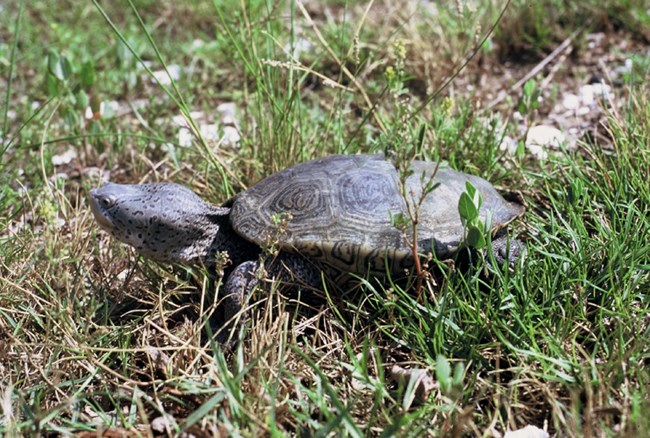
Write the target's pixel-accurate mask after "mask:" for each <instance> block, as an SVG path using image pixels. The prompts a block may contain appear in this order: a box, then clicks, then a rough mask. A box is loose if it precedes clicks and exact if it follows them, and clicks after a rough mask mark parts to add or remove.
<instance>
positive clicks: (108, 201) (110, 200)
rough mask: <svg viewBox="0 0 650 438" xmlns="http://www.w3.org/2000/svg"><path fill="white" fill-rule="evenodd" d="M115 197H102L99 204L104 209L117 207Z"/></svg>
mask: <svg viewBox="0 0 650 438" xmlns="http://www.w3.org/2000/svg"><path fill="white" fill-rule="evenodd" d="M115 201H116V199H115V197H114V196H102V197H101V198H100V199H99V203H100V204H101V205H102V207H104V208H110V207H112V206H113V205H115Z"/></svg>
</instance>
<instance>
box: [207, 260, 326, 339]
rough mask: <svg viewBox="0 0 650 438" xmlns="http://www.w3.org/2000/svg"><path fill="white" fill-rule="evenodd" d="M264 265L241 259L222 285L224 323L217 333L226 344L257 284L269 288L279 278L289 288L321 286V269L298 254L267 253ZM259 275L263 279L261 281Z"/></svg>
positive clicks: (316, 287) (238, 326) (237, 326)
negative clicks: (270, 254) (241, 261)
mask: <svg viewBox="0 0 650 438" xmlns="http://www.w3.org/2000/svg"><path fill="white" fill-rule="evenodd" d="M263 268H264V269H263V270H262V269H260V262H259V261H247V262H244V263H242V264H240V265H238V266H237V267H236V268H235V269H234V270H233V271H232V272H231V273H230V275H229V276H228V278H227V280H226V282H225V283H224V285H223V286H222V289H221V290H222V291H223V293H224V298H223V304H222V305H223V309H224V323H225V326H224V327H223V328H222V329H221V330H220V333H219V335H218V336H217V340H218V342H219V343H221V344H224V345H229V344H230V343H231V341H232V340H233V339H234V335H236V333H237V331H238V330H239V328H240V327H241V324H242V323H243V322H244V321H245V320H246V318H247V311H246V310H245V308H244V306H245V305H246V302H247V301H248V298H249V297H250V296H251V293H252V292H253V290H254V289H255V288H256V287H258V286H259V287H263V288H265V289H267V290H268V289H269V288H270V287H271V285H272V284H273V283H274V282H275V281H279V282H280V283H283V284H285V285H288V286H289V288H291V289H296V288H307V289H321V288H322V287H321V275H320V274H321V272H320V269H319V268H318V267H317V266H316V265H314V264H313V263H311V262H310V261H309V260H307V259H305V258H304V257H302V256H300V255H296V254H285V253H280V254H279V255H278V256H268V257H266V258H265V259H264V260H263ZM260 279H263V281H261V282H260ZM267 280H270V281H267Z"/></svg>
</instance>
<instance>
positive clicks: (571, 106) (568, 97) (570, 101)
mask: <svg viewBox="0 0 650 438" xmlns="http://www.w3.org/2000/svg"><path fill="white" fill-rule="evenodd" d="M562 105H563V106H564V108H566V109H568V110H575V109H577V108H578V107H580V98H579V97H578V96H576V95H575V94H573V93H567V94H565V95H564V97H563V98H562Z"/></svg>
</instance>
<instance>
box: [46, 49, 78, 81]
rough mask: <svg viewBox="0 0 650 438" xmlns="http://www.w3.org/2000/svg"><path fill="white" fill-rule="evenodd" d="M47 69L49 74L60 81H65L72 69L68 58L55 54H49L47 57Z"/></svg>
mask: <svg viewBox="0 0 650 438" xmlns="http://www.w3.org/2000/svg"><path fill="white" fill-rule="evenodd" d="M47 68H48V70H49V72H50V74H51V75H52V76H54V77H55V78H57V79H58V80H60V81H65V80H67V79H68V78H69V77H70V75H71V74H72V67H71V66H70V61H68V58H66V57H65V56H64V55H58V54H57V53H55V52H50V53H49V54H48V55H47Z"/></svg>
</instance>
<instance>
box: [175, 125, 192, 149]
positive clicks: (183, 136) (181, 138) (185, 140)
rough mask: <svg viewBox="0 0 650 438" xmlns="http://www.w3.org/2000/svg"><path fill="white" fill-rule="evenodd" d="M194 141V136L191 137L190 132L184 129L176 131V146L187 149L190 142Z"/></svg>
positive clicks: (190, 144)
mask: <svg viewBox="0 0 650 438" xmlns="http://www.w3.org/2000/svg"><path fill="white" fill-rule="evenodd" d="M193 140H194V136H193V135H192V132H191V131H190V130H189V129H188V128H185V127H181V128H179V129H178V145H179V146H182V147H188V146H192V141H193Z"/></svg>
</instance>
